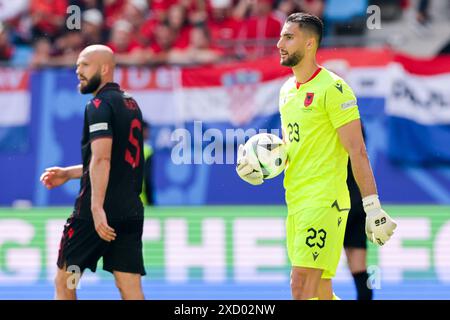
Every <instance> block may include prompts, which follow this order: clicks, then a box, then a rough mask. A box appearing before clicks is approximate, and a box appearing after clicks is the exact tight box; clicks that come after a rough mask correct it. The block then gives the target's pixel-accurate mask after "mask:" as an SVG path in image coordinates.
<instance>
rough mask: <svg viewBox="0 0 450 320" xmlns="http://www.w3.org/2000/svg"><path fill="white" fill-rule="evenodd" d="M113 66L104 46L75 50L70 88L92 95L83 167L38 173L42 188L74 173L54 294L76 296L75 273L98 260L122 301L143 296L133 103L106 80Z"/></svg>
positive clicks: (138, 141)
mask: <svg viewBox="0 0 450 320" xmlns="http://www.w3.org/2000/svg"><path fill="white" fill-rule="evenodd" d="M114 67H115V62H114V54H113V52H112V51H111V49H109V48H108V47H106V46H103V45H92V46H88V47H86V48H85V49H84V50H83V51H82V52H81V53H80V55H79V57H78V60H77V69H76V73H77V76H78V79H79V81H80V82H79V85H78V87H79V90H80V92H81V93H82V94H88V93H92V94H93V98H92V99H91V100H90V101H89V103H88V104H87V106H86V109H85V113H84V128H83V137H82V142H81V152H82V159H83V164H82V165H77V166H71V167H65V168H61V167H52V168H48V169H46V170H45V172H44V173H43V174H42V175H41V181H42V183H43V184H44V185H45V186H46V187H47V188H48V189H52V188H54V187H57V186H59V185H62V184H63V183H65V182H66V181H68V180H69V179H80V178H81V182H80V193H79V195H78V197H77V199H76V201H75V206H74V209H73V212H72V214H71V215H70V217H69V218H68V219H67V223H66V224H65V226H64V231H63V235H62V238H61V243H60V248H59V254H58V262H57V265H58V270H57V274H56V278H55V288H56V296H55V298H56V299H76V286H77V284H78V281H79V278H80V277H81V275H82V273H83V271H84V270H85V269H86V268H89V269H91V270H92V271H93V272H95V270H96V268H97V262H98V260H99V259H100V258H101V257H103V269H104V270H106V271H109V272H111V273H113V274H114V278H115V282H116V286H117V287H118V289H119V291H120V294H121V297H122V299H133V300H137V299H144V295H143V292H142V286H141V276H142V275H145V269H144V262H143V256H142V231H143V219H144V210H143V205H142V202H141V200H140V197H139V194H140V193H141V188H142V180H143V165H144V157H143V137H142V114H141V111H140V109H139V107H138V105H137V103H136V101H135V100H134V99H133V98H132V97H130V96H129V95H127V94H126V93H125V92H123V91H122V90H121V89H120V87H119V85H118V84H117V83H114V82H113V75H114Z"/></svg>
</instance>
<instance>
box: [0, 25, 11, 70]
mask: <svg viewBox="0 0 450 320" xmlns="http://www.w3.org/2000/svg"><path fill="white" fill-rule="evenodd" d="M13 52H14V47H13V45H12V44H11V43H10V41H9V35H8V30H7V29H6V28H5V26H4V25H3V23H2V22H0V61H8V60H11V58H12V56H13Z"/></svg>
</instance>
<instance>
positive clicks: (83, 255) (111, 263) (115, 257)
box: [57, 216, 145, 275]
mask: <svg viewBox="0 0 450 320" xmlns="http://www.w3.org/2000/svg"><path fill="white" fill-rule="evenodd" d="M108 224H109V225H110V226H111V227H112V228H113V229H114V230H115V232H116V235H117V236H116V239H115V240H114V241H111V242H107V241H104V240H102V239H101V238H100V237H99V235H98V234H97V232H96V231H95V227H94V222H93V221H91V220H84V219H79V218H75V217H73V216H71V217H69V219H67V222H66V224H65V225H64V231H63V235H62V238H61V243H60V247H59V253H58V262H57V265H58V268H60V269H62V268H64V266H66V268H69V267H70V270H79V271H80V272H83V271H84V270H85V269H86V268H89V269H91V271H92V272H95V271H96V269H97V262H98V260H100V258H101V257H103V270H106V271H109V272H111V273H112V272H113V271H121V272H128V273H137V274H141V275H145V268H144V259H143V255H142V231H143V226H144V220H143V219H128V220H120V221H119V220H117V221H108ZM74 268H76V269H74ZM78 268H79V269H78Z"/></svg>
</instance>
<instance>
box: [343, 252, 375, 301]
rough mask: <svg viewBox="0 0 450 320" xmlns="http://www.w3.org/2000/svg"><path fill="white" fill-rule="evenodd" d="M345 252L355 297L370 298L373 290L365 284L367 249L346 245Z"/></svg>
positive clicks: (360, 298) (367, 276)
mask: <svg viewBox="0 0 450 320" xmlns="http://www.w3.org/2000/svg"><path fill="white" fill-rule="evenodd" d="M345 253H346V256H347V262H348V266H349V269H350V272H351V274H352V276H353V281H354V283H355V287H356V292H357V299H358V300H372V298H373V291H372V289H371V288H370V287H369V286H368V284H367V280H368V279H369V275H368V273H367V264H366V257H367V250H366V249H363V248H351V247H347V248H346V249H345Z"/></svg>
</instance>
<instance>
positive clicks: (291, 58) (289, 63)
mask: <svg viewBox="0 0 450 320" xmlns="http://www.w3.org/2000/svg"><path fill="white" fill-rule="evenodd" d="M303 57H304V55H303V54H302V53H301V52H300V51H297V52H294V53H293V54H290V55H288V56H287V58H286V59H283V58H281V61H280V64H281V65H282V66H285V67H295V66H296V65H298V64H299V63H300V61H302V60H303Z"/></svg>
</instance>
